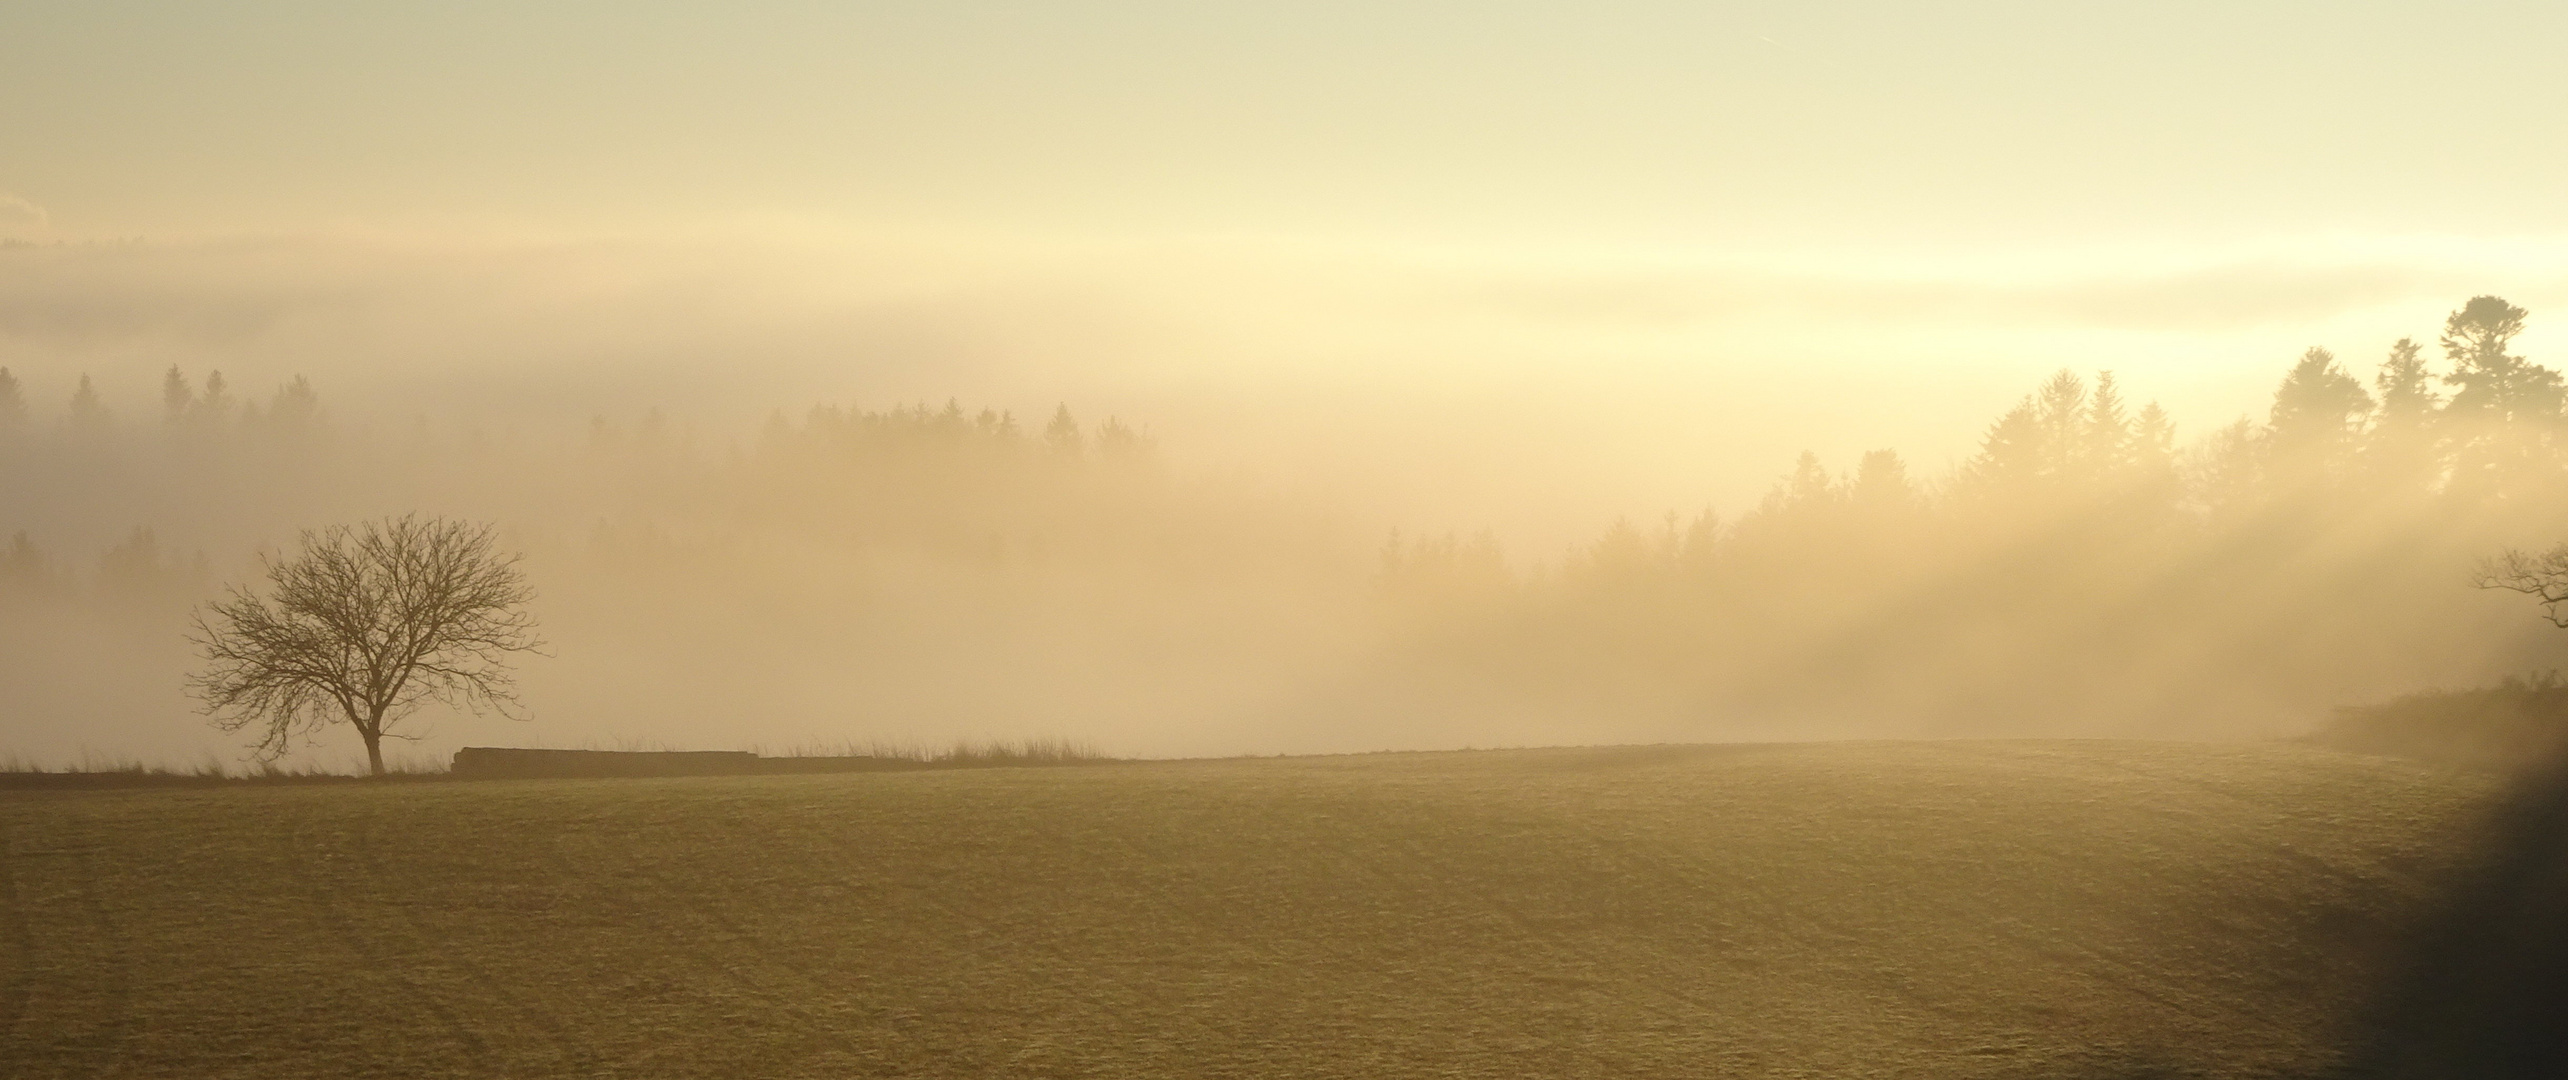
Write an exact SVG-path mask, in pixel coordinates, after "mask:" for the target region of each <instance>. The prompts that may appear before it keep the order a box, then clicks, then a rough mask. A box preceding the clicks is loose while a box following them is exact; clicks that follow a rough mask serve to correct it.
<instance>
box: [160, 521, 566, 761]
mask: <svg viewBox="0 0 2568 1080" xmlns="http://www.w3.org/2000/svg"><path fill="white" fill-rule="evenodd" d="M493 532H494V527H493V526H490V525H487V524H479V523H473V522H465V521H454V520H449V519H446V518H435V517H432V518H420V517H417V516H415V515H414V516H406V517H400V518H389V519H386V520H383V521H374V522H366V523H364V524H362V525H356V526H348V525H339V526H333V527H331V528H328V529H323V530H319V531H306V532H305V533H304V534H303V551H302V553H301V554H299V555H297V556H295V557H294V558H292V559H290V560H285V561H282V562H280V561H277V560H275V559H273V558H270V559H266V560H264V565H265V567H266V570H267V577H268V582H269V585H270V595H267V596H260V595H257V594H254V593H252V592H250V591H248V590H246V589H243V588H240V587H238V586H235V587H233V588H232V589H231V590H230V591H229V595H228V596H226V597H225V598H224V599H221V600H217V601H214V602H212V603H210V604H207V605H205V606H204V607H203V608H200V609H199V610H198V611H197V612H196V615H195V620H194V623H195V630H194V632H193V633H192V634H190V635H189V640H190V641H192V642H194V643H195V645H196V646H197V649H198V651H199V652H200V653H201V654H202V655H203V657H204V660H205V667H204V668H203V669H201V670H200V671H198V672H197V673H196V674H194V675H192V676H190V678H189V684H188V685H189V689H190V690H191V691H192V692H193V693H194V694H195V695H196V697H197V698H198V699H199V700H201V701H203V702H204V711H205V712H206V713H207V714H208V715H210V716H212V717H213V718H214V724H215V726H216V727H219V728H221V729H223V730H225V731H241V730H245V729H247V730H255V731H257V732H258V733H259V741H258V742H257V743H256V744H255V745H254V752H255V753H256V754H257V756H258V757H259V758H260V759H261V760H273V759H275V758H276V757H277V756H279V755H281V754H283V753H285V751H286V750H287V749H288V747H289V746H290V745H291V743H292V740H293V738H294V737H295V736H296V735H298V734H303V735H310V734H313V733H316V732H319V731H320V730H322V729H324V728H327V727H328V726H329V725H331V724H334V723H337V722H339V721H341V720H345V721H347V722H348V724H349V725H350V726H353V727H355V728H356V729H357V734H358V736H359V737H361V738H363V739H364V740H365V744H366V759H367V764H368V766H369V768H370V769H371V770H372V772H373V774H374V775H376V776H381V775H383V748H382V743H383V739H384V737H385V736H386V735H390V736H392V737H393V738H408V737H409V736H407V735H404V734H401V733H398V732H393V731H390V730H388V729H389V728H391V727H392V726H393V725H394V724H397V723H398V722H400V720H401V719H402V718H404V717H406V716H408V715H409V714H410V713H411V712H413V711H414V710H416V709H417V708H418V707H419V706H420V705H421V704H423V703H425V702H430V701H436V702H441V703H444V704H447V705H452V706H454V707H457V708H462V709H470V710H473V711H480V710H483V709H489V710H491V711H493V712H497V713H499V714H500V715H502V716H507V717H510V718H512V719H516V718H519V713H518V706H519V704H520V702H519V700H518V697H517V684H516V678H515V675H514V673H513V672H511V671H510V669H509V666H508V661H509V654H511V653H521V652H535V653H540V652H541V650H542V649H543V641H542V640H541V639H540V638H538V637H537V636H536V634H535V620H534V616H533V615H531V614H529V613H528V612H527V611H526V610H525V606H526V604H527V603H528V602H529V601H531V600H533V599H534V596H535V593H534V590H533V589H532V588H530V587H529V586H528V585H527V584H526V579H525V575H524V574H523V573H521V572H520V571H519V570H518V568H517V562H518V557H517V556H516V555H513V554H504V553H501V552H499V551H498V550H496V548H495V547H494V546H493Z"/></svg>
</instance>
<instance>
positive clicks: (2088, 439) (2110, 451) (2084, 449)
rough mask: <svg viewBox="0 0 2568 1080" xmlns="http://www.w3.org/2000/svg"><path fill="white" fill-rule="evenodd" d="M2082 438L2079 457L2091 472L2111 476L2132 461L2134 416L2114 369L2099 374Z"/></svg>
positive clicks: (2089, 396)
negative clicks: (2131, 414)
mask: <svg viewBox="0 0 2568 1080" xmlns="http://www.w3.org/2000/svg"><path fill="white" fill-rule="evenodd" d="M2079 437H2080V442H2079V447H2078V457H2079V459H2080V461H2081V463H2082V464H2083V466H2084V471H2085V472H2086V473H2087V474H2088V475H2091V476H2111V475H2113V474H2115V473H2119V472H2121V471H2122V470H2123V468H2124V467H2125V466H2127V465H2129V464H2130V463H2131V418H2130V416H2129V415H2128V414H2127V413H2126V412H2125V411H2124V408H2123V404H2122V391H2121V390H2120V389H2119V388H2118V387H2116V386H2115V385H2114V382H2113V373H2112V372H2110V371H2102V372H2097V373H2096V376H2095V392H2094V393H2092V394H2089V395H2087V406H2086V419H2085V422H2084V423H2083V424H2082V425H2081V429H2080V431H2079Z"/></svg>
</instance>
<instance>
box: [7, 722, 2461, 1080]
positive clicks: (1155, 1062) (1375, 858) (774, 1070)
mask: <svg viewBox="0 0 2568 1080" xmlns="http://www.w3.org/2000/svg"><path fill="white" fill-rule="evenodd" d="M2496 787H2497V785H2496V784H2495V782H2494V781H2493V780H2492V779H2489V778H2486V777H2482V776H2478V775H2476V774H2468V773H2458V772H2453V771H2449V770H2442V769H2437V768H2433V767H2429V766H2424V765H2418V764H2414V763H2409V762H2402V761H2396V760H2392V759H2385V758H2368V757H2357V756H2352V755H2345V754H2338V753H2334V752H2329V751H2323V750H2317V749H2310V748H2304V747H2296V746H2285V745H2230V746H2205V745H2185V744H2157V743H2139V742H2066V741H2057V742H2030V741H2027V742H1949V743H1847V744H1809V745H1744V746H1722V747H1713V746H1703V747H1635V748H1620V749H1564V750H1522V751H1479V752H1457V753H1433V754H1382V755H1365V756H1348V757H1319V758H1283V759H1253V760H1225V761H1195V762H1164V763H1131V764H1117V765H1105V766H1096V767H1084V768H1047V769H1033V768H1009V769H980V770H952V771H932V772H928V771H922V772H901V773H868V774H843V775H819V776H785V777H704V778H678V779H655V780H586V781H485V782H451V783H393V784H382V785H358V784H340V785H303V786H293V785H242V784H236V785H230V786H221V787H205V788H189V789H170V790H133V791H90V792H59V791H57V792H17V793H10V794H6V795H0V830H5V832H0V882H4V883H5V893H0V899H5V901H6V908H5V916H0V917H4V918H5V922H0V965H5V966H0V1061H6V1062H7V1063H8V1067H7V1069H6V1071H7V1072H8V1074H9V1075H11V1076H16V1077H29V1078H33V1077H56V1076H60V1077H81V1076H110V1075H113V1076H129V1077H131V1076H140V1077H218V1076H239V1077H304V1076H309V1077H344V1076H422V1077H427V1076H438V1077H443V1076H632V1077H694V1076H704V1077H725V1078H746V1077H780V1076H875V1075H941V1076H1068V1075H1080V1076H1128V1077H1157V1076H1241V1077H1247V1076H1344V1077H1392V1076H1606V1075H1650V1076H1724V1077H1738V1076H1827V1077H1861V1076H1921V1077H1931V1076H1954V1077H2034V1076H2042V1077H2099V1078H2101V1077H2142V1076H2194V1075H2210V1076H2307V1075H2314V1074H2317V1073H2319V1072H2322V1071H2324V1070H2327V1069H2330V1068H2333V1067H2335V1066H2336V1065H2338V1064H2339V1063H2340V1061H2341V1059H2342V1058H2343V1056H2344V1054H2345V1053H2346V1050H2345V1048H2346V1047H2347V1046H2349V1045H2350V1043H2349V1038H2350V1037H2351V1033H2349V1032H2348V1031H2347V1030H2346V1024H2347V1018H2348V1017H2350V1016H2352V1015H2355V1013H2356V1012H2357V1011H2358V1010H2360V1009H2361V1008H2362V1007H2363V1004H2364V1003H2363V1001H2362V1000H2361V999H2362V997H2363V995H2364V994H2365V993H2366V992H2367V988H2369V987H2373V986H2375V985H2377V984H2378V982H2379V979H2380V976H2381V974H2382V968H2383V965H2384V964H2385V963H2387V962H2388V959H2387V957H2388V955H2389V953H2390V951H2391V950H2390V946H2391V944H2392V943H2393V941H2394V939H2395V938H2396V936H2397V934H2398V933H2399V927H2400V926H2401V925H2403V922H2402V921H2403V920H2405V919H2406V918H2408V917H2409V915H2410V913H2411V912H2412V911H2413V909H2415V908H2416V907H2417V906H2418V905H2419V904H2420V903H2421V902H2422V901H2424V900H2425V899H2426V898H2427V897H2429V896H2430V895H2431V894H2432V892H2433V889H2434V884H2435V881H2436V879H2437V878H2438V877H2439V876H2441V875H2443V874H2444V873H2446V872H2448V871H2449V869H2450V868H2451V867H2452V865H2454V862H2455V859H2454V857H2453V856H2452V854H2451V852H2452V851H2453V850H2454V848H2453V840H2454V838H2455V836H2456V835H2458V830H2461V829H2463V828H2465V827H2466V826H2467V823H2468V822H2470V821H2472V820H2473V819H2474V818H2475V816H2476V815H2477V814H2479V813H2480V812H2482V811H2483V810H2485V809H2486V808H2487V807H2488V806H2489V805H2490V801H2491V798H2492V795H2493V794H2494V792H2495V790H2496Z"/></svg>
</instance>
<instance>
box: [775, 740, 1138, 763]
mask: <svg viewBox="0 0 2568 1080" xmlns="http://www.w3.org/2000/svg"><path fill="white" fill-rule="evenodd" d="M759 754H760V756H762V757H764V756H775V757H788V758H872V759H875V760H878V761H905V762H911V763H915V764H919V765H935V766H942V767H946V768H971V767H976V766H994V765H1081V764H1093V763H1097V762H1107V761H1114V760H1117V759H1115V758H1111V757H1108V756H1106V754H1105V752H1104V751H1102V750H1099V749H1098V748H1097V746H1096V744H1094V743H1090V742H1084V741H1080V740H1076V739H1069V738H1060V737H1052V738H1025V739H981V740H972V739H957V740H955V741H954V742H953V744H951V745H949V746H944V747H928V746H921V745H919V744H916V743H901V742H891V741H887V740H881V739H870V740H867V741H864V742H855V741H852V740H851V741H848V742H841V743H836V744H830V743H810V744H805V745H802V746H795V747H791V748H788V749H787V750H786V751H785V752H784V753H782V754H776V755H768V754H767V753H766V752H765V751H764V750H760V751H759Z"/></svg>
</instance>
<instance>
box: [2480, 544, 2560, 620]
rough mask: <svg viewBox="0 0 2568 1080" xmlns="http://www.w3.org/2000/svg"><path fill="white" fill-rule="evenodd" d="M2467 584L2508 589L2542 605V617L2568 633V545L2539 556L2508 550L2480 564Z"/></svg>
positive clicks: (2481, 561) (2483, 560)
mask: <svg viewBox="0 0 2568 1080" xmlns="http://www.w3.org/2000/svg"><path fill="white" fill-rule="evenodd" d="M2470 584H2472V585H2475V586H2477V587H2479V588H2482V589H2509V590H2512V591H2514V592H2519V593H2522V594H2524V595H2526V596H2530V597H2532V598H2533V599H2536V600H2539V601H2541V616H2542V618H2545V619H2548V620H2550V625H2552V626H2556V627H2560V628H2562V629H2568V544H2561V545H2559V546H2558V547H2555V548H2552V549H2550V550H2548V551H2545V552H2542V553H2541V554H2539V555H2533V554H2529V553H2527V552H2522V551H2517V550H2515V549H2513V548H2507V549H2506V550H2505V551H2504V552H2502V553H2500V554H2498V555H2496V556H2495V557H2493V558H2487V559H2481V560H2479V570H2478V572H2477V573H2475V574H2473V575H2471V577H2470Z"/></svg>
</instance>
